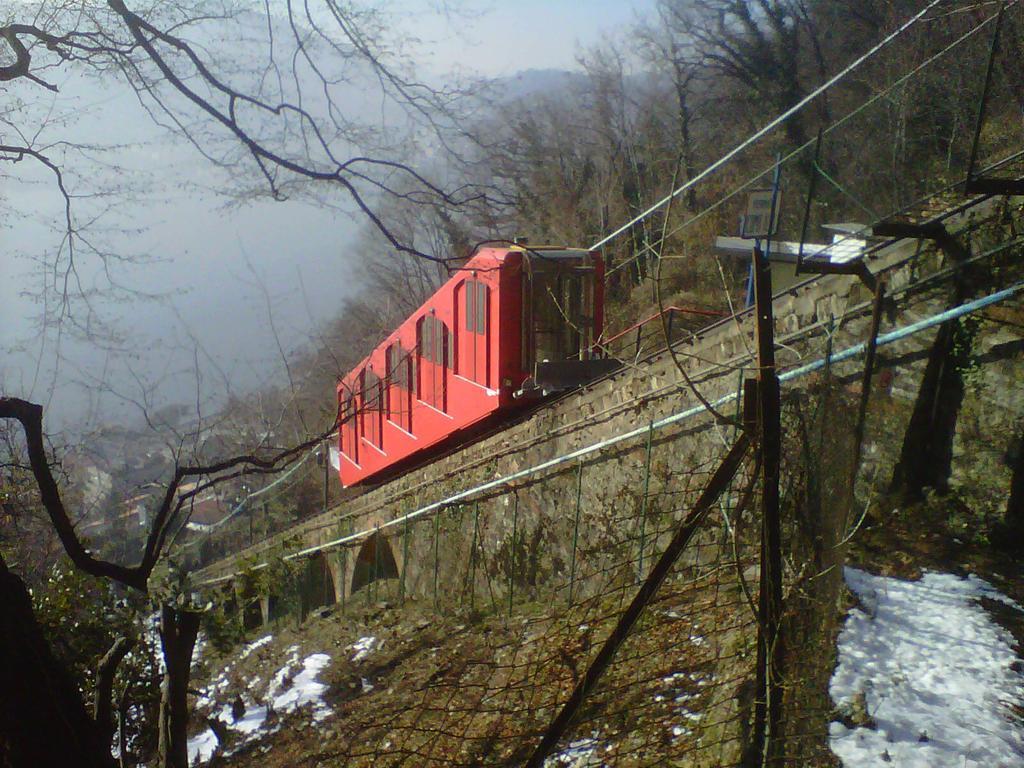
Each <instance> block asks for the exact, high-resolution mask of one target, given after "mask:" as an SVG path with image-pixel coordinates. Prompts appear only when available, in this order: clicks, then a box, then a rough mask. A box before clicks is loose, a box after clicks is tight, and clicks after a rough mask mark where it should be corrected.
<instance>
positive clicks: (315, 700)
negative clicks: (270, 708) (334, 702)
mask: <svg viewBox="0 0 1024 768" xmlns="http://www.w3.org/2000/svg"><path fill="white" fill-rule="evenodd" d="M330 663H331V657H330V656H328V655H327V654H326V653H314V654H313V655H312V656H309V657H307V658H306V659H305V660H304V661H303V662H302V666H303V667H304V669H303V670H302V671H301V672H299V673H298V674H297V675H295V677H294V679H293V680H292V686H291V688H289V689H288V690H287V691H285V692H284V693H282V694H281V695H279V696H276V697H274V709H275V710H277V711H280V712H294V711H295V710H296V709H298V708H299V707H302V706H305V705H306V704H312V705H313V720H314V721H316V722H318V723H319V722H320V721H321V720H323V719H325V718H326V717H328V716H329V715H330V714H331V708H330V707H328V706H327V705H326V704H324V703H323V701H322V698H323V695H324V691H326V690H327V686H326V685H324V684H323V683H318V682H317V681H316V676H317V675H318V674H320V672H321V670H323V668H324V667H326V666H327V665H328V664H330Z"/></svg>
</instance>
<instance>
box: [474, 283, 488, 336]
mask: <svg viewBox="0 0 1024 768" xmlns="http://www.w3.org/2000/svg"><path fill="white" fill-rule="evenodd" d="M476 332H477V333H479V334H481V335H483V334H485V333H486V332H487V285H486V284H485V283H480V282H478V283H477V284H476Z"/></svg>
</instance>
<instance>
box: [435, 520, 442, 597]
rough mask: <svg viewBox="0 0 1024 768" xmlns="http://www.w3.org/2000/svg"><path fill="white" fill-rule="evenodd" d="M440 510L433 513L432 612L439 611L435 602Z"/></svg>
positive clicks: (439, 540)
mask: <svg viewBox="0 0 1024 768" xmlns="http://www.w3.org/2000/svg"><path fill="white" fill-rule="evenodd" d="M440 528H441V510H438V511H437V512H435V513H434V610H435V611H440V607H439V605H438V602H437V571H438V568H439V566H440V556H441V550H440V543H441V530H440Z"/></svg>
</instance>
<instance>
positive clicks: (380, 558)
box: [349, 531, 398, 594]
mask: <svg viewBox="0 0 1024 768" xmlns="http://www.w3.org/2000/svg"><path fill="white" fill-rule="evenodd" d="M397 578H398V563H397V562H396V561H395V553H394V552H392V550H391V545H390V544H389V543H388V540H387V539H386V538H385V537H384V536H382V535H381V534H380V532H379V531H375V532H374V533H373V534H372V535H371V536H370V537H369V538H368V539H367V540H366V541H364V542H363V544H362V546H361V547H359V553H358V554H357V555H356V561H355V566H354V568H353V569H352V589H351V590H350V592H349V594H355V593H356V592H357V591H358V590H360V589H362V588H363V587H365V586H367V585H369V584H372V583H373V582H375V581H380V580H382V579H397Z"/></svg>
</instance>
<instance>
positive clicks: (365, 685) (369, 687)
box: [359, 677, 373, 693]
mask: <svg viewBox="0 0 1024 768" xmlns="http://www.w3.org/2000/svg"><path fill="white" fill-rule="evenodd" d="M359 683H360V685H361V686H362V688H363V693H369V692H370V691H372V690H373V683H371V682H370V681H369V680H367V679H366V678H365V677H361V678H359Z"/></svg>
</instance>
